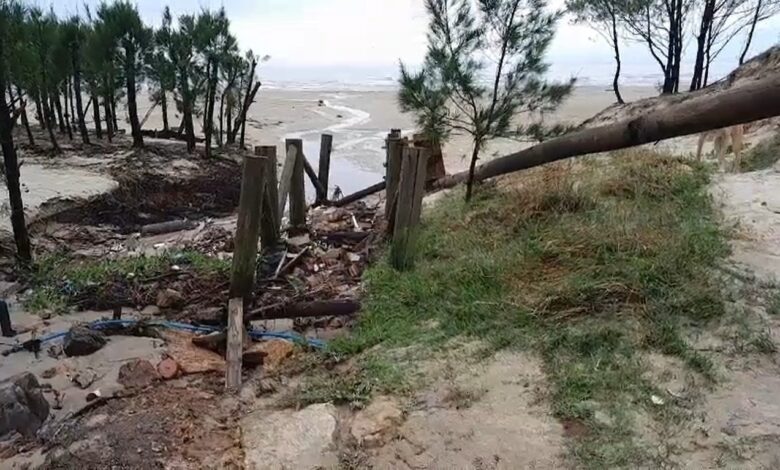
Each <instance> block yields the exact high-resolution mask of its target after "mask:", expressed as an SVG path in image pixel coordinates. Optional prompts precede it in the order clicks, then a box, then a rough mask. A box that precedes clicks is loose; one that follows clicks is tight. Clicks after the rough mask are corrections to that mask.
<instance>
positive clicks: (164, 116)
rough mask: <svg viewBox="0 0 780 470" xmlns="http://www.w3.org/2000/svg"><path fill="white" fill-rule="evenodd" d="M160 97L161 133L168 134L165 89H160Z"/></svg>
mask: <svg viewBox="0 0 780 470" xmlns="http://www.w3.org/2000/svg"><path fill="white" fill-rule="evenodd" d="M160 95H161V96H160V100H161V103H160V104H161V105H162V119H163V131H165V132H166V133H168V131H169V130H170V128H169V126H168V95H166V94H165V88H162V89H160Z"/></svg>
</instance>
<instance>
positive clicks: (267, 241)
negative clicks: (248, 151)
mask: <svg viewBox="0 0 780 470" xmlns="http://www.w3.org/2000/svg"><path fill="white" fill-rule="evenodd" d="M255 155H258V156H260V157H264V158H265V175H264V176H265V178H264V179H265V181H264V184H263V186H264V188H265V190H264V193H263V205H262V214H261V218H260V240H261V245H262V246H263V248H266V247H272V246H275V245H276V244H277V243H278V242H279V224H280V222H279V212H278V211H279V188H278V186H277V181H276V146H275V145H270V146H266V145H264V146H260V147H255Z"/></svg>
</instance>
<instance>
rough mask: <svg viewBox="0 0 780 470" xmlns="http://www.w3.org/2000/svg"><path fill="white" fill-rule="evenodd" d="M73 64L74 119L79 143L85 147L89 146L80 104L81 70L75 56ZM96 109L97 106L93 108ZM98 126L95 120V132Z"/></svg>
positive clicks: (97, 120)
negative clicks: (79, 139)
mask: <svg viewBox="0 0 780 470" xmlns="http://www.w3.org/2000/svg"><path fill="white" fill-rule="evenodd" d="M72 64H73V94H74V95H75V97H76V117H77V118H78V120H79V133H80V134H81V141H82V142H83V143H85V144H87V145H89V132H88V131H87V123H86V122H85V119H84V106H83V103H82V102H81V70H80V69H79V61H78V57H76V56H75V55H74V56H73V60H72ZM95 108H96V109H97V106H95ZM98 126H100V120H99V119H96V120H95V127H96V128H95V130H96V131H97V128H98ZM98 138H100V133H98Z"/></svg>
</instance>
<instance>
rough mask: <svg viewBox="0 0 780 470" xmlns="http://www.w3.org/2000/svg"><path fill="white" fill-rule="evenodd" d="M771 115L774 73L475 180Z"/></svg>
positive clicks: (552, 147)
mask: <svg viewBox="0 0 780 470" xmlns="http://www.w3.org/2000/svg"><path fill="white" fill-rule="evenodd" d="M777 115H780V74H776V75H774V76H772V77H769V78H765V79H762V80H756V81H754V82H752V83H749V84H745V85H742V86H740V87H738V88H731V89H729V90H725V91H722V92H712V91H707V90H706V89H705V90H702V91H701V92H699V93H695V94H691V96H690V97H689V98H688V99H685V100H682V101H680V102H678V103H674V104H670V105H669V106H667V107H666V108H663V109H660V110H657V111H654V112H650V113H648V114H645V115H642V116H639V117H637V118H634V119H629V120H624V121H620V122H617V123H615V124H610V125H608V126H602V127H596V128H592V129H584V130H581V131H577V132H572V133H570V134H566V135H564V136H562V137H558V138H556V139H551V140H548V141H546V142H543V143H541V144H539V145H536V146H534V147H531V148H528V149H525V150H521V151H519V152H515V153H512V154H510V155H506V156H504V157H500V158H497V159H495V160H491V161H489V162H487V163H485V164H483V165H480V166H478V167H477V169H476V171H475V173H474V179H475V181H481V180H485V179H488V178H493V177H495V176H499V175H505V174H507V173H513V172H515V171H520V170H525V169H528V168H532V167H535V166H539V165H544V164H545V163H551V162H554V161H557V160H563V159H565V158H570V157H576V156H580V155H588V154H592V153H602V152H609V151H612V150H619V149H624V148H628V147H635V146H637V145H642V144H647V143H650V142H657V141H659V140H664V139H670V138H673V137H680V136H684V135H690V134H698V133H700V132H705V131H710V130H714V129H721V128H724V127H729V126H735V125H737V124H745V123H748V122H752V121H758V120H761V119H766V118H769V117H773V116H777ZM468 176H469V175H468V172H467V171H464V172H461V173H456V174H454V175H451V176H445V177H444V178H440V179H438V180H436V181H435V182H434V184H433V188H434V189H443V188H449V187H452V186H455V185H457V184H459V183H464V182H466V181H467V180H468ZM356 194H357V193H356ZM345 199H346V198H345ZM353 200H354V199H353ZM341 201H343V199H342V200H340V201H338V202H341ZM350 202H351V201H350Z"/></svg>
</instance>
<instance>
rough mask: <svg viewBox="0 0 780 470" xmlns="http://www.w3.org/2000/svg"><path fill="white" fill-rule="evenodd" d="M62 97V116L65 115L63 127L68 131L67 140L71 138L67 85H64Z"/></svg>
mask: <svg viewBox="0 0 780 470" xmlns="http://www.w3.org/2000/svg"><path fill="white" fill-rule="evenodd" d="M63 97H64V98H65V113H64V114H63V116H64V117H65V129H66V130H67V131H68V140H70V141H72V140H73V129H72V128H71V127H70V114H69V113H68V106H69V104H68V86H67V85H65V90H63Z"/></svg>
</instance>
